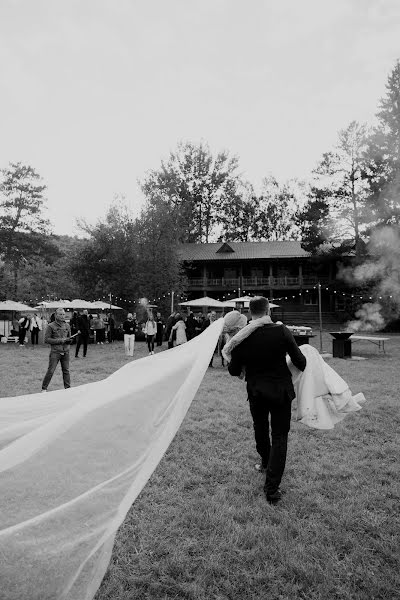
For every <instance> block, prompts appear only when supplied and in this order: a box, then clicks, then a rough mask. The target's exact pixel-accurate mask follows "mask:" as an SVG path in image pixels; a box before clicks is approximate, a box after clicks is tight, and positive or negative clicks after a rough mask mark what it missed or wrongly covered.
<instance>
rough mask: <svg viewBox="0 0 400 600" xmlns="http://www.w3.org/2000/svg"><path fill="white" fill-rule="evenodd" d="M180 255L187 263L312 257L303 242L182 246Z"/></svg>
mask: <svg viewBox="0 0 400 600" xmlns="http://www.w3.org/2000/svg"><path fill="white" fill-rule="evenodd" d="M179 254H180V257H181V259H182V260H186V261H196V260H198V261H209V260H252V259H257V258H264V259H265V258H303V257H307V256H310V253H309V252H306V251H305V250H303V248H302V247H301V242H293V241H290V242H216V243H210V244H181V245H180V247H179Z"/></svg>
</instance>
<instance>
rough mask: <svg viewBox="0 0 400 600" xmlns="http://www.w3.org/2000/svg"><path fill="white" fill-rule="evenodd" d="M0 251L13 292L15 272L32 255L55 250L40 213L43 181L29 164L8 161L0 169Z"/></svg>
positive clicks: (42, 207) (15, 284)
mask: <svg viewBox="0 0 400 600" xmlns="http://www.w3.org/2000/svg"><path fill="white" fill-rule="evenodd" d="M1 175H2V181H1V184H0V255H1V256H2V257H3V261H4V264H5V268H6V269H11V270H12V272H13V286H12V291H11V293H12V295H16V294H17V289H18V272H19V270H20V268H21V266H22V265H23V264H24V263H26V262H27V261H28V260H29V259H30V258H31V257H32V256H33V255H36V256H40V255H41V256H46V255H48V254H49V253H50V254H52V253H53V252H55V248H54V247H53V246H52V244H51V242H50V240H49V239H48V238H46V234H47V232H48V229H49V222H48V220H47V219H45V218H44V216H43V210H44V197H43V192H44V191H45V189H46V186H45V185H42V184H41V183H40V175H39V174H38V173H37V172H36V171H35V170H34V169H33V168H32V167H30V166H27V165H23V164H22V163H20V162H19V163H10V165H9V167H8V168H6V169H2V170H1Z"/></svg>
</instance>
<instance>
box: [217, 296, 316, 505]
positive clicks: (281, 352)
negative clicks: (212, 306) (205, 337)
mask: <svg viewBox="0 0 400 600" xmlns="http://www.w3.org/2000/svg"><path fill="white" fill-rule="evenodd" d="M250 313H251V318H252V320H251V322H250V323H249V324H248V325H246V326H245V327H243V329H240V331H239V332H238V333H237V334H236V335H234V336H233V337H232V338H231V339H230V340H229V342H228V343H227V344H226V345H225V347H224V349H223V355H224V357H225V358H226V359H227V360H228V361H229V366H228V370H229V373H230V374H231V375H233V376H238V377H240V376H241V375H242V372H243V371H244V372H245V378H246V382H247V394H248V399H249V404H250V412H251V415H252V417H253V424H254V435H255V440H256V448H257V452H258V453H259V455H260V456H261V470H262V471H263V472H265V475H266V478H265V485H264V492H265V495H266V497H267V500H268V502H270V503H271V504H276V503H277V502H279V500H280V499H281V491H280V489H279V485H280V482H281V479H282V475H283V472H284V470H285V463H286V452H287V441H288V433H289V430H290V418H291V404H292V400H293V399H294V397H295V392H294V388H293V383H292V376H291V373H290V371H289V368H288V366H287V362H286V355H287V354H289V356H290V358H291V359H292V363H293V364H294V365H295V366H296V367H297V368H298V369H300V370H301V371H304V369H305V367H306V358H305V356H304V355H303V354H302V352H301V351H300V349H299V347H298V346H297V344H296V342H295V340H294V338H293V335H292V334H291V332H290V331H289V329H287V328H286V327H285V326H284V325H277V324H275V323H273V322H272V320H271V317H270V316H269V302H268V299H267V298H264V297H263V296H257V297H255V298H252V300H250ZM228 314H231V315H232V313H228ZM227 316H228V315H227ZM240 316H241V315H240ZM232 317H233V315H232ZM269 419H270V423H269ZM270 427H271V438H270V433H269V429H270Z"/></svg>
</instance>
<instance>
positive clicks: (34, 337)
mask: <svg viewBox="0 0 400 600" xmlns="http://www.w3.org/2000/svg"><path fill="white" fill-rule="evenodd" d="M31 342H32V345H33V344H38V343H39V327H34V328H33V329H32V331H31Z"/></svg>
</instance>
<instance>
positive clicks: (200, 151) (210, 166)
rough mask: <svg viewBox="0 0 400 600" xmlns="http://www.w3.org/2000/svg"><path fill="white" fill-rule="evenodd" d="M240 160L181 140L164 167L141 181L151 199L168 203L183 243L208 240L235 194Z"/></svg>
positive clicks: (179, 237)
mask: <svg viewBox="0 0 400 600" xmlns="http://www.w3.org/2000/svg"><path fill="white" fill-rule="evenodd" d="M237 168H238V159H237V158H236V157H229V154H228V152H225V151H223V152H219V153H218V154H217V156H216V157H214V156H213V155H212V154H211V151H210V149H209V147H208V145H207V144H203V143H201V144H199V145H198V146H196V145H195V144H193V143H191V142H186V143H180V144H178V148H177V150H176V152H171V153H170V156H169V158H168V160H167V162H166V163H164V162H162V163H161V168H160V169H158V170H153V171H150V172H149V173H148V175H147V176H146V178H145V179H144V181H143V182H142V183H141V187H142V190H143V192H144V194H145V196H146V198H147V200H148V202H149V204H151V203H155V204H157V205H158V206H159V204H160V202H161V203H164V204H165V205H166V206H167V207H168V210H169V211H170V213H171V215H172V216H173V219H174V224H175V225H174V229H175V231H176V236H177V239H178V240H179V241H180V242H208V241H210V240H211V239H212V238H213V237H214V236H215V233H216V226H217V225H218V223H219V217H220V215H221V213H222V212H223V210H224V208H226V207H227V206H229V203H230V201H231V200H232V199H233V198H234V197H235V195H236V191H237V186H238V182H239V175H238V173H237Z"/></svg>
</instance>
